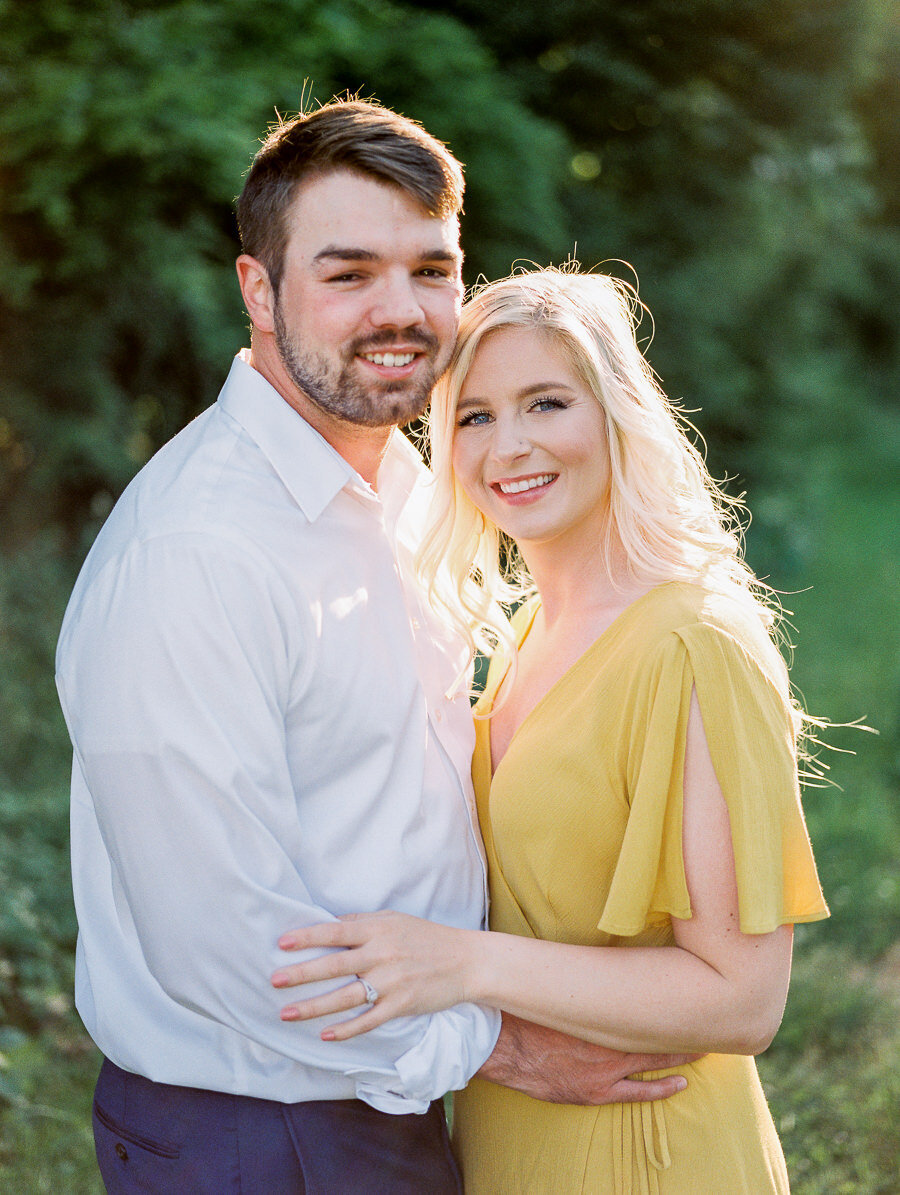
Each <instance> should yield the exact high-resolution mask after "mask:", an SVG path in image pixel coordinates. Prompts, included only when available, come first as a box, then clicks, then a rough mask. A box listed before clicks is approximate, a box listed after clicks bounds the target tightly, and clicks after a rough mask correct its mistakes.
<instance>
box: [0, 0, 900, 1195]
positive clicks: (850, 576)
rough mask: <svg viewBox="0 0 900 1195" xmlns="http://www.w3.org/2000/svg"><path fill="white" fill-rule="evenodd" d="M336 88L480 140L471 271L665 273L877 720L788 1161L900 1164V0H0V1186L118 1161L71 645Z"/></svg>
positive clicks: (806, 1050) (825, 802)
mask: <svg viewBox="0 0 900 1195" xmlns="http://www.w3.org/2000/svg"><path fill="white" fill-rule="evenodd" d="M307 80H308V81H309V82H308V83H307V82H306V81H307ZM304 88H306V91H305V95H306V98H307V101H308V100H309V97H310V96H312V97H314V98H315V99H318V100H322V101H324V100H327V99H328V98H330V96H331V95H332V94H335V93H338V92H340V91H342V90H344V89H349V90H351V91H353V92H356V91H360V92H361V93H362V94H364V95H367V94H375V95H377V96H378V98H379V99H380V100H382V101H383V102H385V103H387V104H389V105H392V106H394V107H396V108H398V109H399V110H401V111H404V112H406V113H407V114H408V115H411V116H414V117H416V118H418V119H420V120H421V121H422V122H423V123H424V124H425V125H426V126H427V127H428V128H429V129H430V130H431V131H433V132H435V133H437V134H438V135H439V136H441V137H443V138H444V139H446V140H447V141H448V142H449V144H450V145H451V147H452V148H453V149H454V151H455V152H456V153H457V155H458V156H459V157H460V158H461V159H462V160H463V161H464V162H465V163H466V167H467V178H468V194H467V203H466V214H465V219H464V241H465V247H466V250H467V280H468V281H469V282H473V281H474V280H475V279H476V278H477V277H478V275H479V274H484V275H486V276H488V277H495V276H498V275H500V274H503V273H506V272H507V271H508V270H509V269H510V267H511V265H512V264H513V262H515V261H517V260H518V261H536V262H538V263H545V262H548V261H553V262H561V261H563V260H565V259H566V258H568V257H569V256H570V255H573V254H575V255H577V256H578V258H579V259H580V260H581V261H582V263H584V264H585V265H587V266H592V265H595V264H599V263H604V262H606V263H609V268H611V269H613V270H614V271H615V272H619V273H622V274H623V275H624V276H626V277H633V273H632V271H634V272H636V274H637V277H638V278H639V280H640V293H641V297H642V298H643V299H644V301H645V302H646V303H647V305H648V307H649V309H650V311H651V312H652V314H653V317H654V321H655V331H654V334H653V339H652V343H650V335H651V331H652V329H651V321H650V320H649V319H648V320H647V322H646V334H647V342H648V354H649V356H650V359H651V361H652V362H653V364H654V366H655V368H656V369H657V370H658V372H659V373H660V375H661V376H662V378H663V381H664V384H665V386H666V388H667V390H668V392H669V393H670V394H671V395H673V396H674V397H677V398H680V399H681V400H682V401H683V402H684V405H685V406H686V407H687V408H688V409H690V410H695V409H696V410H697V414H696V415H695V416H694V418H695V422H696V424H697V426H698V427H699V428H700V430H701V431H702V433H703V436H704V437H705V439H706V442H707V445H708V457H709V460H710V463H711V466H712V468H713V471H714V472H715V473H717V475H719V476H724V475H725V474H728V475H729V476H730V477H731V478H732V481H731V483H730V484H731V485H732V486H733V488H734V489H735V490H736V491H738V492H740V491H743V490H745V489H746V490H747V492H748V496H749V502H750V506H751V508H752V510H753V512H754V522H753V525H752V527H751V529H750V532H749V538H748V552H749V556H750V559H751V562H752V563H753V564H754V566H755V567H756V569H757V571H758V572H759V573H760V574H761V575H764V576H766V577H768V578H769V579H770V581H771V583H772V584H774V585H775V586H776V587H777V588H778V589H779V590H781V591H783V593H784V595H785V596H784V599H783V600H784V604H785V606H786V607H787V608H788V609H789V610H791V611H793V616H792V619H791V621H792V623H793V624H794V626H795V627H796V631H797V634H796V639H797V652H796V660H795V666H794V677H795V680H796V682H797V684H798V686H799V688H800V689H801V690H802V691H803V693H804V694H805V697H806V701H807V705H808V707H809V708H810V709H812V710H813V711H814V712H816V713H820V714H823V715H826V716H827V717H829V718H830V719H832V720H833V721H835V722H842V721H853V720H855V719H858V718H864V719H865V720H866V721H867V722H868V723H869V724H870V725H871V726H873V727H875V728H876V729H877V730H878V731H879V735H878V737H877V738H876V737H874V736H871V735H863V734H862V733H861V732H859V731H852V730H846V731H842V730H831V731H829V732H827V734H826V736H825V737H826V738H827V739H828V741H829V742H830V743H831V744H833V745H834V746H836V747H838V748H840V749H841V750H842V751H844V750H854V751H856V752H858V754H856V755H855V756H854V755H844V754H838V753H832V752H828V751H826V752H824V753H823V755H822V758H823V759H824V761H825V762H827V763H829V764H830V765H831V773H830V775H831V777H832V779H833V780H834V781H835V782H836V784H837V785H839V787H836V786H834V785H832V786H830V787H825V788H818V789H812V790H810V791H809V792H808V794H807V799H806V807H807V812H808V817H809V822H810V829H811V833H812V836H813V840H814V843H815V846H816V850H817V857H818V859H819V863H820V869H821V872H822V877H823V881H824V884H825V887H826V890H827V894H828V897H829V900H830V902H831V905H832V909H833V912H834V917H833V918H832V920H831V921H830V922H828V923H825V924H824V925H821V926H816V927H812V928H810V929H807V930H806V931H804V932H803V933H802V934H800V935H799V941H798V951H797V959H798V961H797V967H796V975H795V981H794V986H793V993H792V997H791V1001H790V1004H789V1008H788V1014H787V1018H786V1022H785V1026H784V1029H783V1031H782V1034H781V1036H780V1038H779V1039H778V1041H777V1042H776V1045H775V1047H774V1048H773V1050H772V1051H771V1052H770V1054H769V1055H768V1056H767V1057H766V1058H765V1059H763V1060H762V1069H763V1074H764V1079H765V1082H766V1086H767V1090H768V1091H769V1094H770V1099H771V1102H772V1106H773V1111H774V1113H775V1116H776V1120H777V1121H778V1123H779V1126H780V1129H781V1132H782V1137H783V1140H784V1143H785V1149H786V1152H787V1155H788V1160H789V1165H790V1168H791V1172H792V1179H793V1183H794V1189H795V1190H796V1191H800V1192H808V1193H812V1192H828V1193H829V1195H830V1193H832V1192H889V1191H895V1190H896V1189H897V1180H896V1175H897V1171H898V1160H900V1129H898V1125H897V1116H896V1107H897V1103H898V1095H900V1092H898V1079H897V1075H898V1074H900V1066H898V1063H900V1034H898V1030H897V1027H896V1026H897V1018H896V1005H895V1001H896V997H897V990H898V983H900V954H898V946H897V943H898V941H900V879H898V868H897V858H898V848H900V800H898V790H900V734H898V729H900V659H898V645H897V632H896V626H897V612H898V610H897V607H898V601H897V595H898V592H900V577H898V566H897V552H896V527H897V526H898V520H900V481H898V477H900V471H898V468H897V466H898V463H900V446H898V440H900V415H898V409H897V403H896V396H897V393H898V382H900V224H898V215H900V198H898V196H900V153H898V144H900V15H898V9H897V6H896V5H895V4H894V3H893V2H892V0H645V2H641V3H638V2H637V0H628V2H625V3H622V2H616V0H557V2H556V3H554V4H552V5H551V4H547V3H545V2H538V0H492V2H491V3H490V4H488V3H486V2H483V0H459V2H458V3H455V4H453V5H448V4H445V3H427V2H420V3H413V2H411V0H408V2H405V3H400V2H393V0H321V2H314V0H254V2H253V3H252V4H246V3H242V2H240V0H0V362H2V391H0V506H2V518H0V829H2V837H0V891H2V893H3V899H2V903H0V1006H2V1027H0V1186H2V1187H3V1188H4V1189H10V1190H16V1191H27V1192H30V1191H34V1192H42V1191H57V1190H60V1189H62V1190H66V1191H72V1192H76V1191H85V1192H87V1191H96V1190H99V1184H98V1180H97V1178H96V1174H95V1169H94V1166H93V1162H92V1158H91V1146H90V1137H89V1129H88V1125H87V1111H86V1109H87V1107H88V1106H89V1100H90V1087H91V1084H92V1081H93V1077H94V1074H95V1071H96V1057H95V1054H94V1052H93V1048H92V1047H91V1046H90V1044H89V1043H87V1042H86V1040H85V1038H84V1036H83V1032H82V1031H81V1030H80V1028H79V1026H78V1022H77V1018H76V1016H75V1014H74V1012H73V1010H72V1007H71V996H70V991H71V974H72V959H73V950H74V937H75V925H74V916H73V913H72V910H71V897H70V891H69V881H68V873H67V861H66V834H67V820H66V819H67V813H66V785H67V771H68V745H67V740H66V736H65V730H64V728H63V726H62V723H61V719H60V716H59V713H58V710H57V707H56V703H55V696H54V692H53V686H52V655H53V645H54V641H55V636H56V632H57V630H58V625H59V621H60V618H61V614H62V609H63V606H64V603H65V599H66V595H67V593H68V590H69V588H70V586H71V583H72V580H73V578H74V573H75V571H76V569H77V567H78V564H79V563H80V560H81V558H82V557H83V554H84V552H85V550H86V547H87V545H88V544H89V542H90V540H91V538H92V537H93V535H94V533H95V531H96V528H97V526H98V525H99V522H100V521H101V520H102V518H103V517H104V515H105V514H106V512H107V511H108V510H109V507H110V505H111V503H112V502H113V501H114V499H115V497H116V495H117V494H118V493H119V492H120V491H121V489H122V487H123V485H124V484H125V483H126V482H127V480H128V479H129V478H130V476H131V475H132V474H133V473H134V472H135V470H136V469H137V468H138V467H139V466H140V465H141V464H142V463H143V462H144V461H145V460H146V459H147V458H148V456H149V455H150V454H151V453H152V451H154V449H155V448H156V447H157V446H158V445H159V444H160V443H162V442H163V441H164V440H165V439H167V438H168V437H169V436H170V435H172V434H173V433H174V432H175V431H176V430H177V429H178V428H179V427H180V426H182V424H183V423H184V422H185V421H186V420H187V419H188V418H190V417H191V416H192V415H193V414H195V413H196V412H197V411H199V410H200V409H202V408H203V407H204V406H206V405H207V404H208V403H209V402H211V401H212V400H213V399H214V398H215V395H216V392H217V390H218V387H219V385H220V383H221V380H222V379H223V377H224V375H225V372H226V370H227V367H228V362H229V358H230V356H231V355H232V354H233V352H234V351H235V350H236V349H237V348H238V347H239V346H240V345H241V343H242V342H243V341H244V339H245V336H246V317H245V316H243V314H242V311H241V307H240V299H239V293H238V290H237V286H236V283H235V281H234V275H233V266H232V262H233V258H234V255H235V252H236V240H235V232H234V223H233V217H232V214H231V211H232V209H231V205H232V200H233V197H234V195H235V194H236V193H237V191H238V190H239V189H240V185H241V176H242V174H243V172H244V170H245V169H246V168H247V166H248V165H249V161H250V158H251V156H252V153H253V150H254V147H255V144H256V140H257V138H258V137H259V136H260V134H261V133H262V131H263V130H264V128H265V126H266V125H267V123H268V122H269V121H270V120H271V119H273V117H274V114H275V110H276V109H277V110H278V111H279V112H292V111H296V110H297V109H298V108H299V107H300V106H301V104H302V103H303V102H304V98H303V97H304ZM624 263H629V264H628V265H627V266H626V265H625V264H624Z"/></svg>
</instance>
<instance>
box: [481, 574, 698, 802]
mask: <svg viewBox="0 0 900 1195" xmlns="http://www.w3.org/2000/svg"><path fill="white" fill-rule="evenodd" d="M677 584H678V582H677V581H663V582H661V583H660V584H659V585H654V586H653V587H652V588H651V589H648V590H647V592H646V593H642V594H641V595H640V597H636V598H635V599H634V601H633V602H630V603H629V604H628V605H627V606H626V607H625V609H624V610H621V611H620V612H619V613H618V614H617V615H616V617H615V618H614V619H613V620H612V622H611V623H610V624H609V626H607V627H604V628H603V630H602V631H601V632H600V634H599V635H598V636H597V638H596V639H594V640H593V642H591V643H589V644H588V646H587V647H586V648H585V649H584V651H583V652H582V653H581V655H580V656H578V657H577V658H576V659H574V660H573V661H572V663H571V664H570V665H569V667H568V668H567V669H566V670H565V672H563V673H562V674H561V675H560V676H558V677H557V678H556V680H555V681H554V682H553V684H552V685H550V687H549V688H548V689H547V691H546V692H545V693H543V694H542V695H541V697H540V698H539V699H538V701H537V702H536V703H535V704H534V705H533V706H532V707H531V709H530V710H529V711H528V713H527V714H526V715H525V717H524V718H523V719H522V721H521V722H520V723H519V725H518V726H517V727H516V729H515V730H514V731H513V733H512V734H511V735H510V739H509V742H508V743H507V745H506V750H505V751H504V752H503V754H502V755H501V756H500V758H499V759H498V760H497V763H496V765H495V764H494V751H493V743H492V738H493V736H492V734H491V716H490V715H488V717H487V718H486V721H487V751H488V763H489V765H490V771H491V783H493V781H494V777H495V776H496V775H497V773H498V772H499V770H500V768H501V767H502V766H503V761H504V760H505V759H506V757H507V756H508V755H509V753H510V751H511V750H512V747H513V744H514V743H515V741H516V739H517V738H518V737H519V734H520V733H521V731H522V730H523V728H524V727H525V726H526V725H527V724H528V723H529V722H530V721H531V719H532V718H533V717H535V716H536V715H537V714H538V713H539V712H540V711H541V709H542V708H543V706H544V705H545V703H546V702H547V701H549V700H550V698H551V697H553V696H554V694H555V693H556V690H557V689H558V688H560V687H561V686H562V685H563V684H565V683H566V681H567V680H568V678H569V677H570V676H571V675H572V673H573V672H576V671H578V670H579V669H580V668H581V667H582V665H583V664H584V662H585V660H587V659H589V658H590V657H591V656H593V654H594V652H595V651H596V650H597V649H598V648H599V647H600V645H601V644H605V643H606V641H608V640H609V639H610V638H611V637H612V635H613V633H614V632H616V631H619V630H620V629H621V627H622V624H623V622H624V621H625V620H627V619H628V617H629V615H630V614H631V613H632V611H634V610H635V609H636V608H637V607H638V606H640V605H641V604H642V603H643V602H645V601H646V600H647V599H648V598H649V597H650V596H651V595H652V594H654V593H656V592H657V591H658V590H660V589H662V588H663V587H664V586H666V585H677ZM540 609H541V601H540V598H535V600H534V606H533V609H532V610H531V613H530V615H529V618H528V622H527V624H526V625H525V627H524V628H523V630H522V634H521V635H520V636H519V637H518V639H517V643H516V646H517V648H520V647H521V646H522V645H523V643H524V642H525V640H526V639H527V638H528V636H529V634H530V633H531V629H532V627H533V626H534V621H535V619H536V618H537V615H538V611H539V610H540ZM508 672H509V663H507V665H506V668H504V670H503V675H502V676H501V677H500V679H499V681H498V682H497V684H496V685H495V686H494V688H493V691H492V693H491V696H490V702H491V708H492V709H493V705H494V700H495V699H496V696H497V693H498V692H499V691H500V689H501V687H502V685H503V682H504V681H505V680H506V676H507V674H508Z"/></svg>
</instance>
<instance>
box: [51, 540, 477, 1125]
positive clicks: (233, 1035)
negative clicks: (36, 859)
mask: <svg viewBox="0 0 900 1195" xmlns="http://www.w3.org/2000/svg"><path fill="white" fill-rule="evenodd" d="M291 636H293V638H291ZM305 642H306V636H305V635H304V629H303V614H302V612H301V611H299V610H298V607H297V603H296V598H295V596H294V595H293V594H291V593H290V592H289V591H288V589H287V587H286V586H285V585H284V583H283V582H282V580H281V578H280V576H278V575H277V574H276V575H273V574H272V570H271V568H270V567H268V566H267V562H266V560H265V559H263V558H262V557H261V556H259V555H258V554H257V553H255V552H254V551H253V547H252V545H245V544H243V543H241V544H232V543H230V542H229V541H228V540H219V539H214V538H212V537H210V536H207V535H200V534H195V533H191V534H183V535H173V536H166V537H161V538H159V539H156V540H153V541H150V542H149V543H145V544H142V545H137V546H135V547H134V548H133V549H132V550H130V551H129V552H128V553H127V554H126V555H125V556H124V557H123V558H120V559H115V560H112V561H110V562H108V564H107V566H106V568H105V569H104V570H103V572H102V573H101V574H100V575H99V576H96V577H94V578H93V580H92V581H91V582H90V585H89V587H88V589H87V591H86V592H85V591H84V590H83V589H82V590H80V591H79V593H78V600H77V603H76V606H75V608H73V610H72V612H71V613H70V616H69V617H67V621H66V625H65V627H64V631H63V637H62V640H61V648H60V656H59V665H60V666H59V687H60V696H61V699H62V702H63V707H64V711H65V714H66V719H67V722H68V725H69V729H70V733H71V735H72V739H73V743H74V744H75V750H76V757H77V771H78V774H79V777H78V778H79V782H80V781H81V778H83V785H80V787H79V793H78V801H77V807H76V808H75V810H74V812H75V814H77V825H78V829H77V833H76V834H75V835H74V837H73V856H74V857H75V872H76V888H77V890H78V892H77V895H78V896H79V898H80V906H81V907H80V910H79V917H80V919H81V920H82V923H83V929H84V936H83V945H84V947H85V950H84V951H83V955H84V957H85V958H86V959H89V960H90V966H91V981H92V984H93V986H94V987H95V989H96V990H97V992H98V993H102V992H103V990H104V987H107V990H109V989H108V985H107V980H108V981H109V982H110V983H120V984H121V986H122V989H123V993H125V992H127V994H128V998H129V999H131V998H132V991H133V990H134V988H135V987H136V985H137V986H138V990H139V993H140V994H139V995H137V996H134V997H133V998H134V999H136V1000H138V1001H139V1002H141V1000H142V999H143V995H147V996H149V997H151V998H152V1001H153V1005H154V1009H155V1011H154V1013H153V1016H154V1018H155V1022H154V1023H159V1028H160V1034H159V1038H160V1048H159V1053H160V1056H159V1059H158V1061H159V1063H160V1066H161V1067H162V1066H163V1065H165V1067H166V1068H168V1069H171V1067H173V1066H174V1067H177V1066H178V1065H179V1064H180V1059H179V1058H178V1052H177V1051H178V1046H177V1043H178V1041H179V1037H178V1034H179V1032H180V1033H181V1034H183V1035H184V1036H185V1037H186V1038H187V1039H188V1040H191V1041H194V1042H198V1041H199V1042H212V1043H213V1045H212V1046H211V1047H210V1049H212V1050H213V1052H214V1053H215V1055H216V1059H215V1064H216V1065H217V1066H221V1067H225V1066H229V1067H231V1068H232V1070H235V1069H236V1070H237V1071H238V1072H239V1071H240V1070H241V1067H243V1066H244V1065H247V1066H248V1067H250V1068H251V1070H253V1069H254V1068H255V1071H258V1072H259V1073H260V1074H266V1073H277V1074H278V1075H279V1076H280V1079H279V1083H280V1090H281V1091H282V1092H285V1091H289V1090H290V1084H291V1082H295V1081H298V1080H302V1077H303V1073H304V1068H307V1067H308V1068H313V1070H314V1071H320V1072H331V1073H333V1074H337V1075H342V1076H345V1077H346V1079H347V1086H348V1087H349V1090H350V1092H353V1091H354V1089H355V1092H356V1094H357V1095H358V1097H359V1098H361V1099H364V1100H366V1101H367V1102H369V1103H371V1104H373V1106H375V1107H379V1108H381V1109H382V1110H384V1111H392V1112H410V1111H420V1110H424V1107H425V1106H427V1103H428V1102H429V1101H430V1100H431V1099H434V1098H436V1097H437V1096H440V1095H441V1094H443V1092H444V1091H446V1090H449V1089H450V1088H453V1087H461V1086H463V1085H464V1084H465V1082H466V1081H467V1079H468V1078H469V1077H470V1076H471V1074H472V1073H473V1072H474V1071H475V1070H476V1069H477V1067H478V1066H479V1065H480V1064H481V1062H482V1061H483V1060H484V1058H485V1057H486V1056H487V1054H488V1053H489V1051H490V1049H491V1048H492V1046H493V1043H494V1041H495V1039H496V1034H497V1031H498V1027H499V1017H498V1015H497V1014H496V1013H491V1012H488V1011H487V1010H482V1009H478V1008H476V1007H475V1006H473V1005H462V1006H457V1007H455V1008H453V1009H449V1010H448V1011H447V1012H446V1013H441V1014H438V1015H436V1016H423V1017H410V1018H404V1019H403V1020H401V1021H395V1022H393V1023H392V1024H391V1025H389V1026H385V1027H384V1030H383V1031H379V1032H378V1033H375V1034H371V1035H368V1039H367V1040H364V1039H360V1041H359V1042H357V1043H334V1042H323V1041H322V1040H321V1038H320V1036H319V1028H320V1027H319V1026H316V1025H308V1026H301V1025H292V1024H287V1023H285V1022H283V1021H282V1020H281V1019H280V1018H279V1015H278V997H277V994H276V993H275V992H274V991H273V990H272V989H271V988H270V987H269V985H268V983H267V977H268V975H269V973H270V972H271V971H272V970H273V969H274V967H275V965H276V964H277V962H278V961H279V959H280V957H281V955H280V952H279V951H278V948H277V938H278V935H279V933H280V932H281V931H282V930H283V929H284V927H285V926H290V925H297V924H309V923H311V922H318V921H323V920H328V919H330V917H331V913H330V911H328V910H326V909H323V908H321V907H319V906H318V905H317V904H316V902H315V900H314V899H313V898H312V896H311V894H310V892H309V890H308V889H307V886H306V884H305V883H304V877H303V876H302V875H301V874H300V872H299V871H298V868H297V865H296V862H295V859H296V852H294V851H293V850H292V846H293V845H294V844H297V843H298V842H299V841H302V835H303V834H304V833H305V832H306V831H305V829H304V827H303V826H302V824H301V821H300V817H299V816H298V804H297V803H298V794H297V793H296V792H295V791H294V784H293V781H292V776H291V772H290V768H289V765H288V761H287V759H286V756H285V745H284V711H285V708H286V705H287V704H288V703H289V702H290V701H291V700H292V699H293V698H294V696H295V694H294V690H293V684H292V679H293V677H294V676H295V675H296V673H297V670H298V669H299V663H298V661H301V660H302V648H303V645H304V643H305ZM301 807H302V796H301ZM73 824H74V823H73ZM104 892H105V893H106V894H107V895H104ZM98 894H99V895H98ZM107 910H108V912H107ZM98 918H99V920H98ZM117 968H118V970H119V972H120V975H121V978H120V979H117V975H116V969H117ZM328 986H329V987H330V986H333V985H332V984H329V985H328ZM114 990H116V991H118V990H119V988H118V987H116V988H115V989H114ZM100 998H102V996H101V997H100ZM143 1004H144V1006H146V1004H147V1001H146V1000H143ZM148 1015H149V1014H148ZM107 1017H108V1012H107ZM170 1025H174V1026H175V1029H174V1032H172V1031H170V1029H169V1028H168V1026H170ZM110 1031H111V1032H113V1033H118V1032H119V1030H118V1029H117V1028H115V1027H113V1028H112V1029H111V1030H110ZM121 1032H122V1034H123V1035H125V1034H127V1029H125V1028H123V1029H122V1030H121ZM173 1043H174V1044H173ZM207 1052H208V1051H207ZM163 1055H165V1058H164V1057H163ZM229 1060H231V1061H229ZM294 1063H298V1064H300V1065H299V1066H293V1065H292V1064H294ZM161 1077H162V1078H163V1079H166V1080H167V1081H176V1082H177V1081H181V1082H190V1077H189V1076H188V1077H184V1078H182V1077H180V1072H179V1078H178V1079H170V1078H168V1075H162V1076H161ZM306 1082H307V1087H308V1084H309V1079H307V1080H306ZM200 1085H202V1084H200ZM252 1094H260V1095H263V1096H266V1095H268V1094H270V1093H269V1092H267V1091H260V1092H253V1093H252ZM280 1098H297V1097H295V1096H292V1095H288V1096H285V1095H281V1097H280Z"/></svg>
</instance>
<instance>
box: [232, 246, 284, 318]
mask: <svg viewBox="0 0 900 1195" xmlns="http://www.w3.org/2000/svg"><path fill="white" fill-rule="evenodd" d="M235 266H236V268H237V276H238V282H239V283H240V286H241V294H242V295H243V296H244V306H245V307H246V308H247V314H248V315H249V316H250V319H251V320H252V321H253V326H254V328H257V329H259V331H260V332H274V330H275V294H274V291H273V290H272V284H271V282H270V281H269V274H268V271H267V270H266V267H265V266H264V265H263V264H262V262H261V261H257V260H256V258H255V257H251V256H250V254H249V253H242V254H241V256H240V257H239V258H238V259H237V261H236V262H235Z"/></svg>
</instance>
